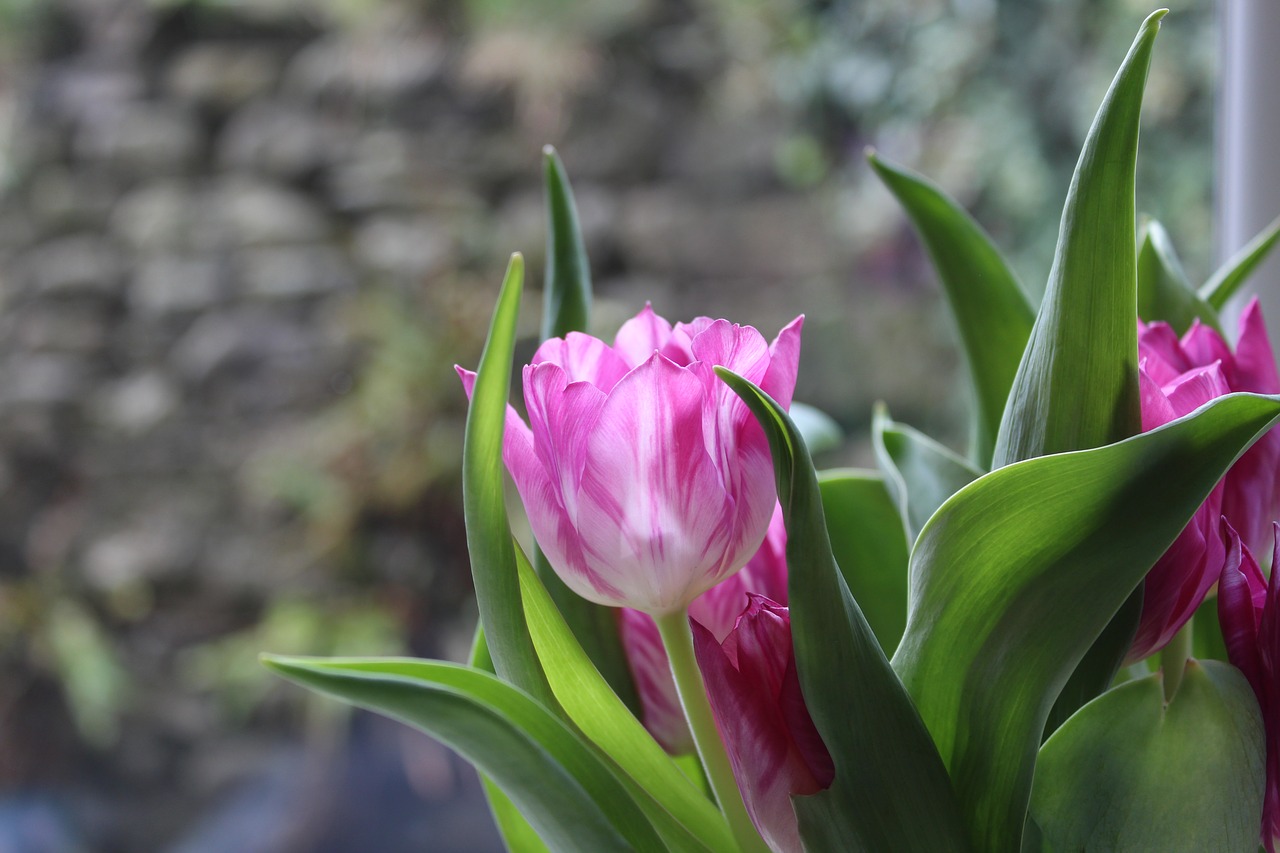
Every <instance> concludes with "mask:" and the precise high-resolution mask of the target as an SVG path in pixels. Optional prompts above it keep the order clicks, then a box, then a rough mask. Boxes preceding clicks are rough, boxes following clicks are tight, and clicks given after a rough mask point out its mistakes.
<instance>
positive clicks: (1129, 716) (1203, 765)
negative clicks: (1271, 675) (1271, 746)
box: [1023, 660, 1266, 853]
mask: <svg viewBox="0 0 1280 853" xmlns="http://www.w3.org/2000/svg"><path fill="white" fill-rule="evenodd" d="M1265 754H1266V744H1265V743H1264V741H1263V730H1262V717H1261V715H1260V714H1259V711H1258V702H1257V700H1256V699H1254V697H1253V691H1252V690H1251V689H1250V688H1249V683H1248V682H1247V681H1245V679H1244V676H1243V675H1241V674H1240V672H1239V670H1237V669H1235V668H1234V667H1231V666H1228V665H1227V664H1223V663H1218V662H1216V661H1205V662H1204V663H1197V662H1196V661H1194V660H1193V661H1188V663H1187V669H1186V675H1185V677H1184V678H1183V680H1182V684H1181V686H1179V688H1178V692H1177V694H1176V695H1175V696H1174V697H1173V702H1172V703H1171V704H1169V705H1167V706H1166V705H1165V701H1164V688H1163V686H1162V678H1161V676H1160V675H1159V674H1156V675H1152V676H1149V677H1147V678H1143V679H1140V680H1138V681H1130V682H1128V683H1126V684H1123V685H1121V686H1120V687H1117V688H1116V689H1115V690H1111V691H1109V692H1107V693H1104V694H1103V695H1102V696H1099V697H1098V698H1097V699H1095V700H1094V701H1093V702H1091V703H1090V704H1088V705H1086V706H1085V707H1083V708H1081V709H1080V712H1079V713H1078V714H1076V715H1075V716H1074V717H1072V718H1071V719H1070V720H1069V721H1067V723H1066V725H1064V726H1063V727H1062V728H1061V729H1059V730H1058V733H1057V734H1055V735H1054V736H1053V737H1051V738H1050V739H1049V740H1048V741H1047V742H1046V743H1045V745H1044V746H1043V747H1042V748H1041V750H1040V761H1039V763H1038V764H1037V765H1036V778H1035V784H1034V786H1033V788H1032V793H1031V811H1030V814H1029V815H1028V832H1027V834H1028V841H1029V842H1031V843H1028V844H1027V845H1024V847H1023V850H1024V851H1031V850H1044V851H1053V850H1090V851H1097V853H1127V851H1132V850H1213V851H1215V853H1255V851H1256V850H1257V849H1258V825H1259V823H1260V820H1261V815H1262V792H1263V787H1264V782H1265V779H1266V771H1265V769H1264V767H1263V756H1264V755H1265ZM1032 836H1037V837H1036V838H1034V839H1033V838H1032Z"/></svg>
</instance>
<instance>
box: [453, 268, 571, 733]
mask: <svg viewBox="0 0 1280 853" xmlns="http://www.w3.org/2000/svg"><path fill="white" fill-rule="evenodd" d="M523 285H524V259H523V258H522V257H521V256H520V255H519V254H515V255H512V256H511V263H510V264H509V265H508V266H507V274H506V276H505V277H504V278H503V281H502V292H501V293H500V294H499V296H498V304H497V306H496V307H495V308H494V311H493V321H492V323H491V324H490V326H489V338H488V340H487V341H486V342H485V346H484V352H483V354H481V356H480V366H479V368H478V369H477V370H476V381H475V388H474V389H473V390H472V393H471V408H470V409H469V410H468V411H467V428H466V436H465V439H464V442H463V448H462V506H463V512H464V514H465V517H466V524H467V550H468V552H469V553H470V554H471V576H472V579H473V580H474V582H475V587H476V602H477V604H478V605H479V608H480V624H481V625H483V626H484V628H485V632H486V634H485V639H486V640H487V642H488V650H489V654H490V655H491V657H492V658H493V663H494V669H495V671H496V672H497V673H498V676H499V677H500V678H502V679H504V680H506V681H509V682H511V683H512V684H514V685H516V686H517V687H520V688H521V689H523V690H524V691H525V692H527V693H529V694H530V695H532V696H533V697H535V698H536V699H538V700H539V701H541V702H542V703H543V704H544V705H546V706H547V707H549V708H554V707H555V698H554V696H553V695H552V693H551V688H550V687H549V686H548V685H547V680H546V677H545V676H544V675H543V674H542V666H541V665H540V664H539V663H538V656H537V654H536V653H535V652H534V649H533V641H532V640H530V639H529V629H528V626H526V625H525V621H524V608H523V607H522V606H521V604H520V581H519V579H518V577H517V576H516V557H515V553H514V551H513V550H512V547H511V528H510V525H509V523H508V521H507V507H506V500H505V497H504V492H503V483H504V480H503V477H504V474H503V470H504V469H503V465H502V434H503V430H504V428H505V424H506V414H507V394H508V392H509V389H510V386H511V360H512V358H513V353H514V351H515V337H516V319H517V318H518V316H519V314H520V291H521V288H522V287H523Z"/></svg>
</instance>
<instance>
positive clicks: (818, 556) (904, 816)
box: [715, 367, 967, 851]
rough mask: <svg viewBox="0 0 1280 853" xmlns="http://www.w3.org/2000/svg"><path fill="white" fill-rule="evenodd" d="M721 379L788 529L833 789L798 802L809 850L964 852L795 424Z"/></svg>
mask: <svg viewBox="0 0 1280 853" xmlns="http://www.w3.org/2000/svg"><path fill="white" fill-rule="evenodd" d="M715 370H716V373H717V374H718V375H719V376H720V378H722V379H723V380H724V381H725V382H726V383H728V385H729V387H731V388H732V389H733V390H734V392H735V393H736V394H737V395H738V396H739V397H740V398H742V401H743V402H744V403H746V405H747V406H748V408H750V409H751V411H752V413H753V414H754V415H755V417H756V419H757V420H758V421H759V422H760V425H761V426H762V427H763V428H764V431H765V434H766V435H767V436H768V439H769V448H770V450H771V452H772V454H773V466H774V472H775V475H776V477H777V484H778V499H779V501H780V503H781V504H782V512H783V516H784V518H785V521H786V525H787V565H788V567H789V578H788V581H787V595H788V599H789V603H790V607H791V634H792V643H793V646H794V649H795V655H796V668H797V670H798V672H799V675H800V686H801V690H802V692H803V694H804V697H805V703H806V705H807V706H808V709H809V713H810V715H811V716H812V717H813V722H814V724H815V725H816V726H817V729H818V733H819V734H820V735H821V736H822V740H823V743H825V744H826V746H827V749H828V750H829V751H830V753H831V757H832V759H833V761H834V762H835V769H836V773H835V781H834V783H832V785H831V787H830V788H828V789H827V790H825V791H823V792H821V793H819V794H815V795H813V796H810V797H796V798H793V803H794V805H795V809H796V814H797V815H798V816H799V819H800V834H801V837H802V838H803V839H804V842H805V845H806V847H807V848H808V849H810V850H815V851H816V850H850V851H883V850H930V851H948V850H965V849H967V844H966V842H965V839H964V828H963V824H962V823H961V821H960V815H959V812H958V811H957V809H956V800H955V795H954V793H953V791H952V789H951V782H950V780H949V779H948V778H947V773H946V771H945V770H944V769H943V766H942V762H941V761H940V760H939V756H938V752H937V750H936V749H935V748H934V745H933V743H932V741H931V740H930V738H929V733H928V732H927V731H926V730H925V728H924V726H923V724H922V723H921V720H920V716H919V714H917V713H916V709H915V707H914V706H913V705H912V702H911V698H910V697H909V696H908V695H907V693H906V691H904V690H903V687H902V684H901V682H899V680H898V678H897V677H896V676H895V675H894V672H893V670H892V669H891V668H890V667H889V662H888V660H887V659H886V658H885V654H884V652H883V651H881V649H880V644H879V642H878V641H877V640H876V636H875V634H874V633H873V632H872V630H871V627H870V625H868V623H867V620H866V618H865V617H864V616H863V614H862V610H861V609H860V608H859V607H858V603H857V602H856V601H855V600H854V598H853V595H852V594H851V593H850V592H849V587H848V585H847V584H846V583H845V580H844V577H843V576H842V574H841V572H840V568H839V566H838V565H837V564H836V560H835V557H834V556H833V554H832V552H831V542H830V538H829V536H828V533H827V523H826V518H825V515H824V512H823V505H822V495H821V491H820V488H819V485H818V478H817V473H816V472H815V471H814V469H813V463H812V462H811V461H810V459H809V451H808V450H807V449H806V447H805V444H804V439H803V438H802V437H801V435H800V433H799V431H798V430H797V429H796V426H795V424H794V423H792V421H791V419H790V418H789V417H788V416H787V413H786V412H785V411H784V410H783V409H782V407H781V406H779V405H778V403H777V402H776V401H774V400H773V399H772V398H771V397H769V395H768V394H766V393H765V392H764V391H761V390H760V389H759V388H758V387H756V386H755V385H753V384H752V383H751V382H750V381H748V380H746V379H744V378H742V377H741V376H738V375H737V374H735V373H733V372H732V371H729V370H726V369H725V368H723V367H717V368H716V369H715Z"/></svg>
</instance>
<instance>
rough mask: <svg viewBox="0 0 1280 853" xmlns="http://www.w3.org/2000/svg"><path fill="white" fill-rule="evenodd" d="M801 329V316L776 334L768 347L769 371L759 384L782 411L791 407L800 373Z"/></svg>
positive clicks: (802, 321)
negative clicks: (797, 377)
mask: <svg viewBox="0 0 1280 853" xmlns="http://www.w3.org/2000/svg"><path fill="white" fill-rule="evenodd" d="M803 328H804V315H803V314H801V315H800V316H799V317H796V318H795V319H794V320H792V321H791V322H790V323H788V324H787V325H785V326H783V327H782V331H781V332H778V336H777V337H776V338H774V339H773V343H771V344H770V345H769V370H768V371H767V372H766V373H765V376H764V381H763V382H761V383H760V387H761V389H763V390H764V392H765V393H766V394H768V395H769V396H770V397H772V398H773V399H775V400H777V401H778V404H779V405H781V406H782V408H784V409H789V408H790V407H791V398H792V395H793V394H794V393H795V389H796V376H797V375H798V374H799V372H800V330H801V329H803Z"/></svg>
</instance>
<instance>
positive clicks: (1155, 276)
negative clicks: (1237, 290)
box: [1138, 219, 1222, 335]
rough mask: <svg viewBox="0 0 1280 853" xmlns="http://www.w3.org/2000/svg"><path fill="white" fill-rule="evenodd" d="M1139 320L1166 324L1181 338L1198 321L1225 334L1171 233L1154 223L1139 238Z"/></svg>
mask: <svg viewBox="0 0 1280 853" xmlns="http://www.w3.org/2000/svg"><path fill="white" fill-rule="evenodd" d="M1138 316H1139V317H1141V318H1142V319H1143V320H1145V321H1146V322H1148V323H1150V322H1151V321H1153V320H1163V321H1165V322H1166V323H1168V324H1169V325H1171V326H1172V327H1173V329H1174V331H1176V332H1177V333H1178V334H1179V335H1181V334H1182V333H1183V332H1185V331H1186V330H1187V329H1189V328H1191V324H1192V322H1194V321H1195V320H1197V319H1198V320H1200V322H1202V323H1206V324H1208V325H1209V326H1212V327H1213V328H1215V329H1217V330H1218V331H1219V332H1221V331H1222V329H1221V327H1220V325H1219V323H1218V312H1217V311H1215V310H1214V309H1213V306H1211V305H1209V303H1207V302H1205V301H1204V300H1203V299H1201V298H1200V295H1199V294H1197V293H1196V291H1195V288H1193V287H1192V286H1191V282H1190V281H1189V280H1188V279H1187V273H1186V271H1184V270H1183V269H1182V262H1181V261H1180V260H1178V255H1177V252H1175V251H1174V248H1173V243H1172V241H1171V240H1170V239H1169V234H1168V232H1167V231H1165V230H1164V226H1163V225H1161V224H1160V223H1159V222H1157V221H1156V220H1154V219H1152V220H1149V221H1148V222H1147V223H1146V224H1145V225H1144V227H1143V229H1142V234H1141V235H1140V236H1139V238H1138Z"/></svg>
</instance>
